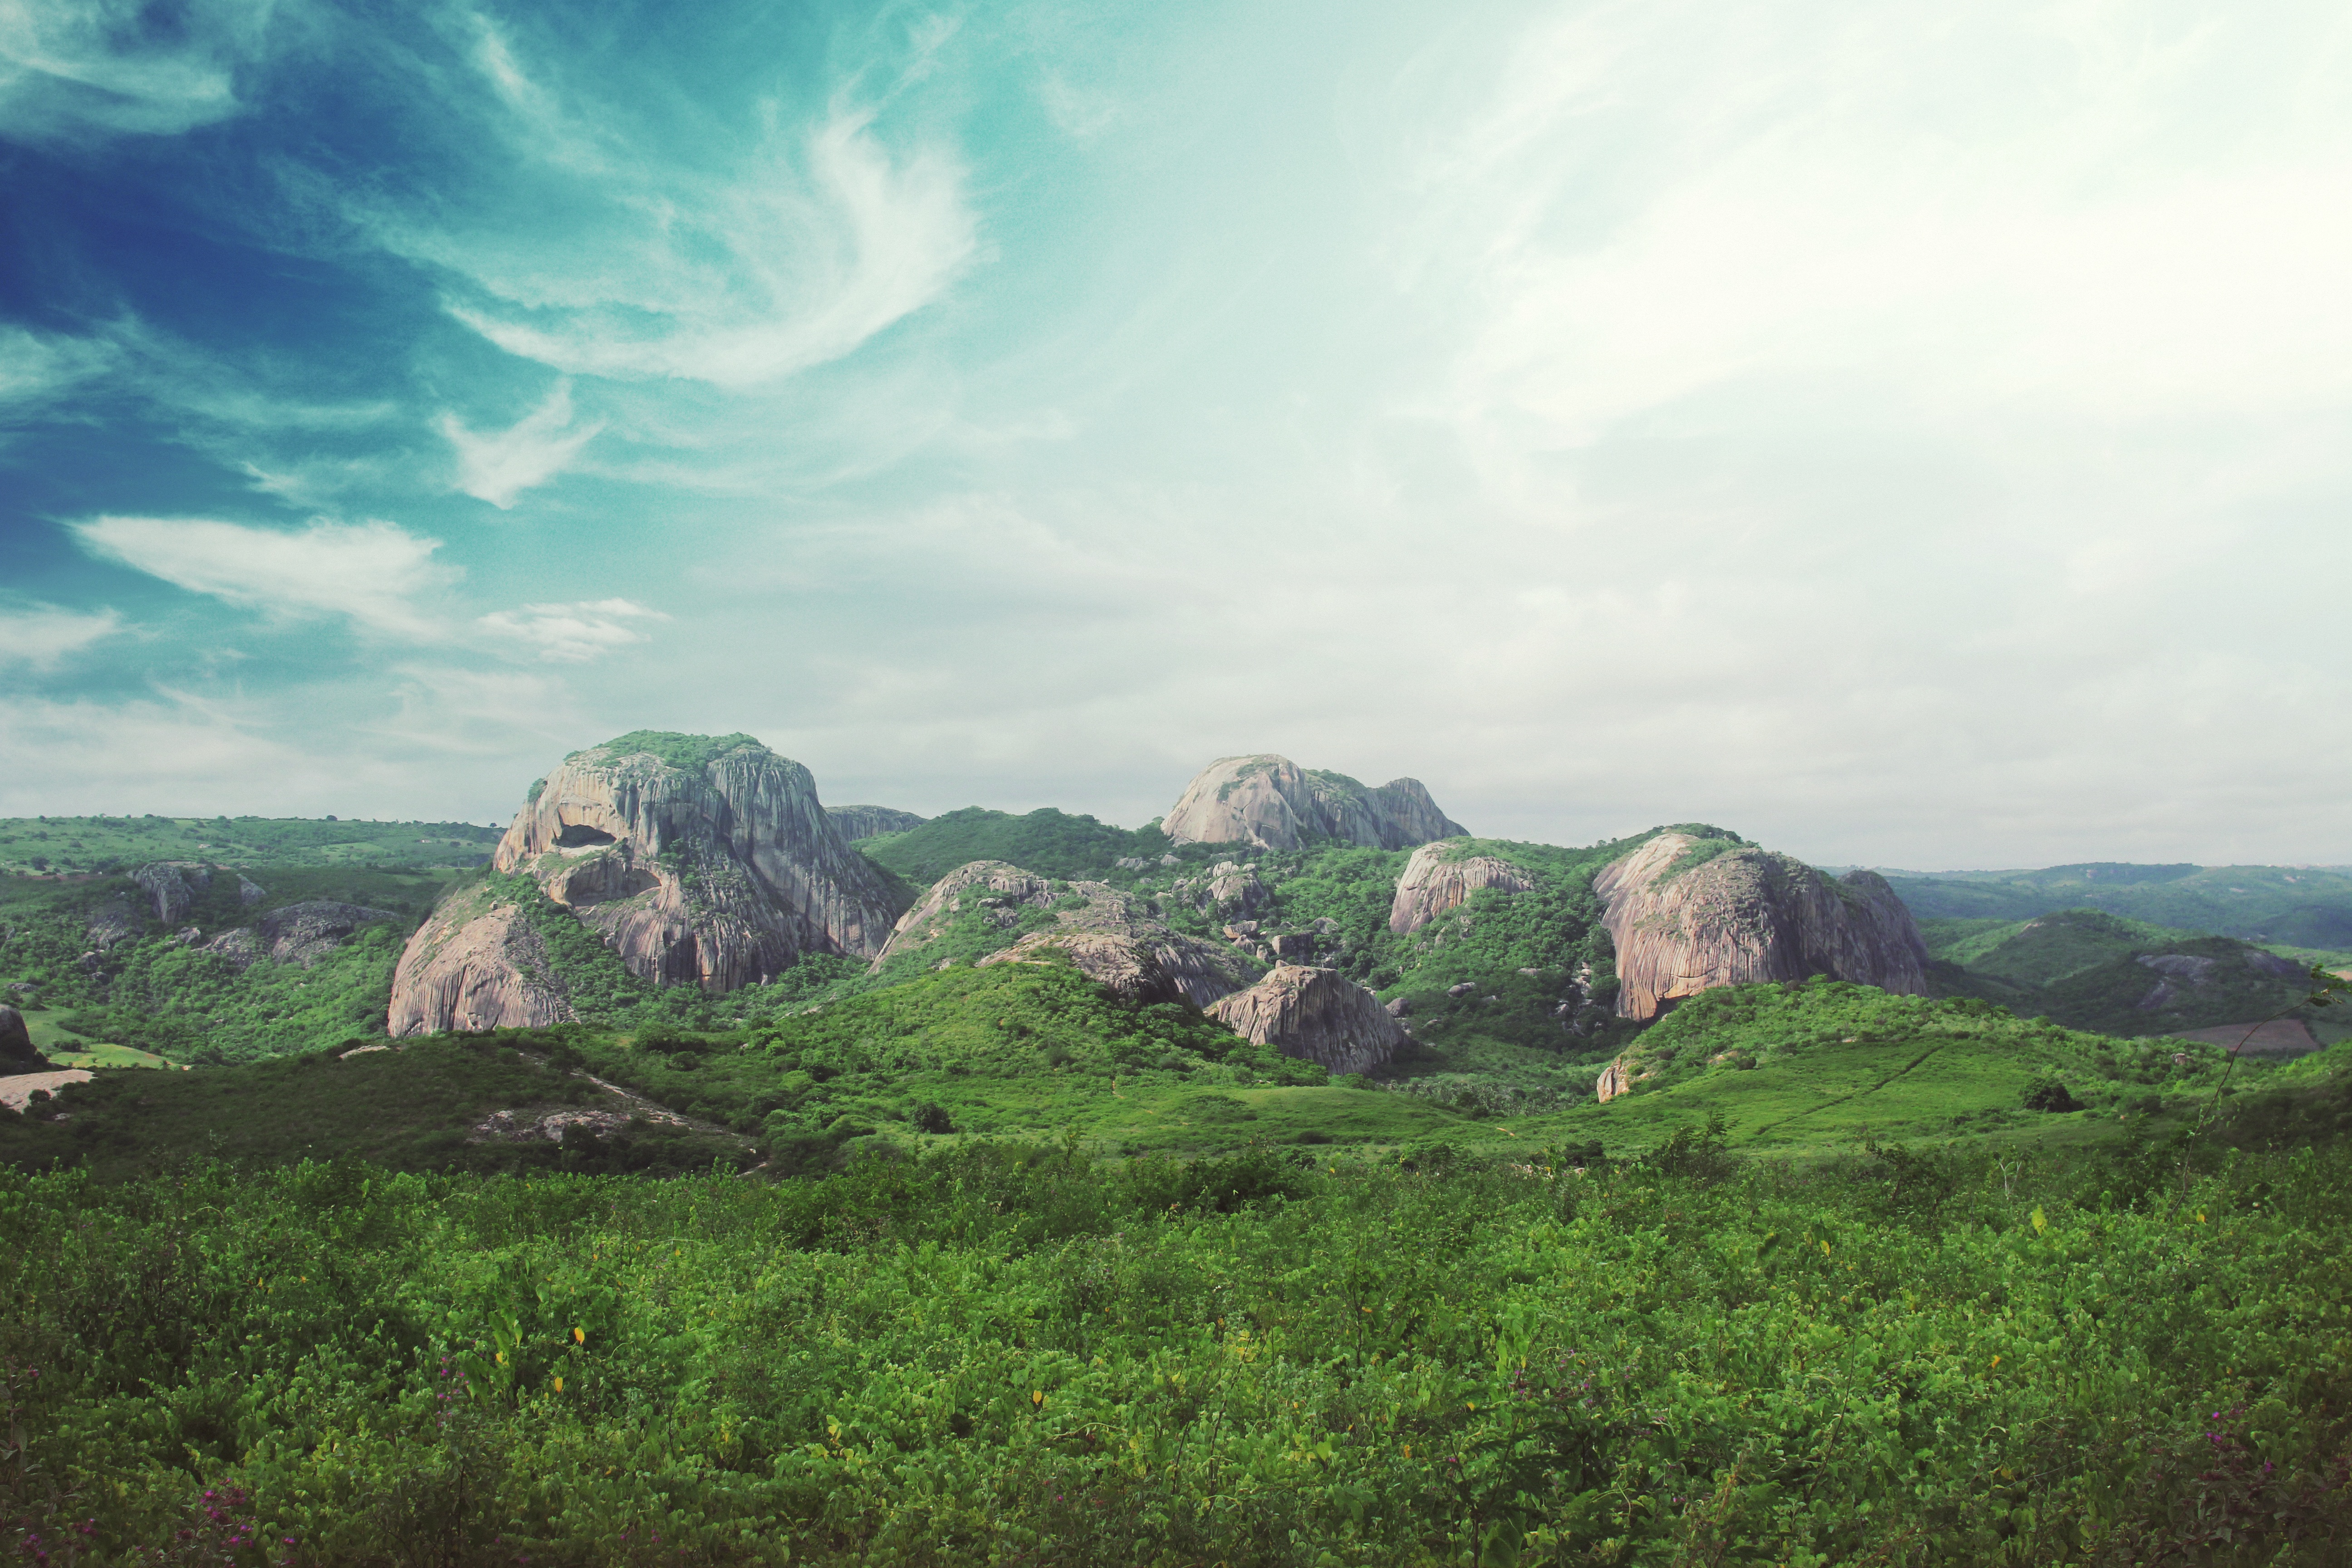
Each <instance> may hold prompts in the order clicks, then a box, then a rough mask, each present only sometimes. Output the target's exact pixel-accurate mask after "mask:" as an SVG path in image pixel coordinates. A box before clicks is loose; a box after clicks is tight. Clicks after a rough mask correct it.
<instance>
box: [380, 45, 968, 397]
mask: <svg viewBox="0 0 2352 1568" xmlns="http://www.w3.org/2000/svg"><path fill="white" fill-rule="evenodd" d="M933 31H937V29H934V30H933ZM949 31H950V32H951V31H952V29H949ZM926 36H927V37H928V36H929V35H926ZM467 58H468V61H469V64H470V65H471V67H472V68H473V70H474V71H475V72H476V73H477V75H478V78H479V79H481V80H482V81H483V82H484V83H486V84H487V85H488V88H489V89H490V94H489V96H490V98H491V100H494V102H495V105H496V108H495V110H494V112H493V114H492V119H491V123H493V124H495V125H497V126H498V127H499V131H500V132H501V133H502V134H503V136H504V137H505V138H506V140H507V142H508V143H509V146H510V147H511V149H512V150H513V153H515V155H516V157H517V159H518V164H517V170H516V173H515V174H514V175H513V178H514V180H516V181H518V182H521V183H523V184H530V185H531V188H532V189H533V191H534V193H535V195H534V196H533V199H532V200H530V201H529V202H520V201H514V200H510V199H505V198H504V197H500V198H499V199H485V200H482V201H480V202H478V204H477V205H475V206H474V208H473V210H472V211H471V213H470V215H468V214H467V210H466V206H465V204H464V203H462V202H449V201H438V202H436V205H434V207H433V208H432V209H430V210H429V211H427V210H425V209H422V208H405V207H403V206H401V205H398V204H396V203H393V202H391V201H389V200H388V199H377V200H373V202H372V203H363V204H359V205H356V206H355V208H354V216H356V217H357V218H358V219H359V221H360V222H361V223H362V226H364V227H365V228H366V229H367V230H368V231H369V232H371V233H373V234H374V235H375V236H376V237H378V238H379V239H380V240H381V242H382V243H383V244H384V245H385V246H386V247H389V248H391V249H393V250H394V251H395V252H397V253H399V254H402V255H404V256H407V257H409V258H412V259H415V260H417V261H420V262H423V263H425V264H427V265H429V266H432V267H434V268H438V269H440V270H441V271H442V272H443V273H444V274H445V275H446V277H447V278H448V279H449V281H450V284H451V288H450V289H449V291H448V296H447V298H446V300H445V308H446V310H448V311H449V313H450V314H451V315H452V316H453V317H455V318H456V319H457V321H462V322H464V323H465V324H466V325H467V326H468V327H470V328H472V329H473V330H474V331H477V332H478V333H480V334H481V335H482V336H483V337H484V338H486V339H488V341H489V342H493V343H496V344H497V345H499V347H500V348H502V349H505V350H506V351H507V352H509V353H513V354H516V355H519V356H520V357H522V358H525V359H529V360H533V361H537V362H539V363H544V364H547V365H551V366H552V367H554V368H555V369H558V370H561V371H564V372H566V373H569V374H582V375H599V376H609V377H626V378H680V379H688V380H697V381H703V382H708V383H710V384H715V385H719V386H724V387H731V388H751V387H757V386H761V385H763V384H770V383H773V382H775V381H778V380H780V379H782V378H783V377H786V376H790V375H792V374H794V373H796V372H799V371H803V370H805V369H808V368H809V367H811V366H814V365H819V364H824V363H828V362H830V361H833V360H836V359H839V358H841V357H842V356H844V355H845V354H847V353H851V352H852V351H854V350H856V348H857V347H858V346H859V345H860V344H862V343H864V342H866V341H867V340H869V339H870V338H872V337H873V336H875V334H877V333H878V332H880V331H884V330H885V329H887V328H888V327H889V326H891V325H892V324H893V323H895V322H897V321H901V320H903V319H905V318H906V317H907V316H908V315H909V314H911V313H913V312H914V311H916V310H920V309H921V308H923V307H924V306H925V305H927V304H929V303H930V302H931V301H932V300H936V299H937V298H939V297H940V294H941V293H942V292H944V291H945V290H946V289H947V288H948V287H949V285H950V283H952V282H953V281H954V279H956V277H957V276H958V275H959V274H960V273H961V271H962V270H963V269H964V268H965V267H966V266H967V264H968V263H969V262H970V261H971V257H972V255H973V253H974V250H975V247H976V245H977V232H976V221H975V218H974V216H973V214H972V212H971V208H970V207H969V206H968V205H967V204H966V202H965V200H964V196H963V190H962V184H963V175H962V169H961V164H960V163H959V162H958V161H957V160H956V159H955V158H954V157H952V156H951V155H950V153H947V152H945V151H944V150H942V149H940V148H938V147H931V146H918V147H916V148H914V149H913V150H911V151H904V152H898V153H894V152H893V150H892V149H890V148H889V147H887V146H886V145H885V144H884V142H883V141H882V139H881V137H880V136H879V135H878V134H877V131H876V127H875V117H874V114H873V111H872V110H866V109H861V108H854V107H849V106H846V105H844V104H836V105H835V106H834V107H833V108H832V109H831V110H829V111H827V112H826V113H825V114H824V116H822V117H821V118H819V119H818V120H816V121H814V122H811V121H796V120H794V119H793V118H792V117H791V116H789V115H788V114H787V112H786V111H785V110H783V109H782V107H781V106H779V105H777V104H773V103H771V104H768V105H765V106H763V110H762V112H761V116H760V128H759V130H758V131H757V132H755V133H754V134H753V135H752V136H751V137H749V138H747V139H745V140H744V144H743V145H741V146H740V147H735V148H728V147H724V146H719V147H716V148H713V147H703V148H699V149H697V150H695V152H694V153H692V154H688V155H681V150H680V149H677V148H675V147H671V146H667V145H664V144H663V141H662V139H661V138H660V137H659V136H658V135H656V134H655V133H653V132H645V133H642V134H639V135H636V136H631V135H629V134H628V133H627V132H626V129H625V128H626V127H627V126H628V125H629V123H630V117H629V114H628V112H627V110H626V109H625V107H624V106H620V105H614V104H610V103H599V102H585V101H583V102H570V101H567V100H566V99H565V96H564V95H563V94H562V93H560V92H559V91H558V90H557V89H554V88H552V87H551V86H549V85H547V84H546V83H545V82H543V81H542V80H541V79H540V78H539V77H538V76H537V75H535V74H534V73H533V72H532V70H531V69H530V66H529V63H528V62H527V61H525V60H524V59H523V58H522V57H521V54H520V50H519V49H518V48H517V47H515V46H514V45H513V44H512V43H511V42H510V41H509V39H508V38H507V37H505V36H504V35H503V34H502V33H500V32H499V30H498V29H497V28H495V27H494V26H490V25H489V24H488V23H478V25H477V26H475V27H474V29H473V37H472V38H471V40H470V43H469V47H467ZM467 107H468V108H469V109H471V110H474V111H476V112H478V111H479V110H480V109H481V107H482V106H481V104H480V103H479V102H478V101H476V102H473V103H471V104H468V105H467ZM591 127H593V129H590V128H591ZM550 215H553V222H552V223H549V222H548V218H549V216H550Z"/></svg>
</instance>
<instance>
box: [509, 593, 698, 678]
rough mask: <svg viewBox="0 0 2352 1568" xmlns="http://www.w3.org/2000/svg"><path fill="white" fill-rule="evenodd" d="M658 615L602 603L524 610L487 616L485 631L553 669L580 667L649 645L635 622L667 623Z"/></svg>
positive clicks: (628, 605)
mask: <svg viewBox="0 0 2352 1568" xmlns="http://www.w3.org/2000/svg"><path fill="white" fill-rule="evenodd" d="M667 619H669V617H668V616H665V615H663V614H662V613H661V612H660V611H658V610H649V609H646V607H645V606H644V605H637V604H633V603H631V602H630V601H629V600H627V599H598V600H594V601H593V602H590V603H586V604H578V605H524V606H523V607H522V608H520V610H499V611H496V612H494V613H493V614H490V615H487V616H483V617H482V618H481V621H480V623H479V624H480V626H482V628H483V629H484V630H486V631H488V632H489V633H490V634H491V635H493V636H495V637H506V638H512V639H515V640H517V641H519V642H520V643H522V644H523V645H524V646H525V647H530V648H532V649H535V650H536V651H537V652H538V654H539V657H540V658H543V659H547V660H549V661H550V662H552V663H560V664H580V663H584V662H586V661H587V660H589V659H592V658H597V657H599V656H600V655H603V654H607V653H610V652H612V651H613V650H614V648H617V647H627V646H628V645H629V644H631V643H639V642H644V641H645V640H646V634H645V633H644V632H642V631H640V630H638V629H637V628H636V627H635V626H632V625H630V624H629V623H630V622H632V621H646V620H654V621H666V620H667Z"/></svg>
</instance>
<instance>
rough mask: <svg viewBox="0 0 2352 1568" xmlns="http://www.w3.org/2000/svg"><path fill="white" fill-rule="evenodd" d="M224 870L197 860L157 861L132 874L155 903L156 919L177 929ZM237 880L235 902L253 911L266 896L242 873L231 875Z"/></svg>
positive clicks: (224, 868) (134, 879) (132, 878)
mask: <svg viewBox="0 0 2352 1568" xmlns="http://www.w3.org/2000/svg"><path fill="white" fill-rule="evenodd" d="M226 870H227V868H226V867H224V866H211V865H206V864H205V863H203V862H201V861H194V860H157V861H154V862H152V863H151V864H149V865H145V866H142V867H140V868H139V869H137V870H136V871H133V872H131V880H132V881H134V882H136V883H138V884H139V886H140V887H141V888H142V889H144V890H145V891H146V894H147V896H148V897H149V898H151V899H152V900H154V901H155V918H156V920H158V921H161V922H162V923H163V924H164V925H167V926H175V925H178V924H179V923H180V921H182V920H184V919H185V918H186V916H187V913H188V910H191V909H193V908H194V906H195V902H196V900H197V899H199V898H201V897H202V896H203V895H204V894H205V893H206V892H208V891H210V890H211V889H212V885H213V874H214V873H215V871H226ZM230 874H231V875H233V876H235V877H236V901H237V902H238V903H240V904H243V905H244V906H245V907H246V908H247V909H251V908H252V907H253V906H254V905H256V904H257V903H259V902H261V900H263V898H265V897H266V896H267V894H266V893H265V892H264V891H263V889H262V888H261V887H260V885H259V884H257V883H256V882H253V881H250V880H248V879H247V878H246V877H245V875H244V874H243V873H242V872H232V873H230Z"/></svg>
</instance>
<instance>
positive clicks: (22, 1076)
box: [0, 1068, 90, 1110]
mask: <svg viewBox="0 0 2352 1568" xmlns="http://www.w3.org/2000/svg"><path fill="white" fill-rule="evenodd" d="M89 1078H90V1072H89V1068H64V1069H63V1070H62V1071H58V1072H20V1073H16V1074H14V1075H13V1076H11V1077H8V1078H0V1105H5V1106H6V1107H7V1108H8V1109H9V1110H24V1109H25V1105H26V1101H28V1100H31V1099H32V1098H33V1091H34V1090H35V1089H47V1090H48V1091H49V1092H50V1093H51V1094H55V1093H57V1091H58V1090H59V1089H63V1088H64V1087H65V1086H66V1085H68V1084H69V1083H88V1082H89Z"/></svg>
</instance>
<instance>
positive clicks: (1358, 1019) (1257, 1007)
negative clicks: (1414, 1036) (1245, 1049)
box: [1208, 963, 1410, 1072]
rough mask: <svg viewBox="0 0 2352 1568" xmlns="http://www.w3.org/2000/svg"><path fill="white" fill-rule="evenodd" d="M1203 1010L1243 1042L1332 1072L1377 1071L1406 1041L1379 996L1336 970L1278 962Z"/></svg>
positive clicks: (1402, 1030) (1401, 1030) (1400, 1028)
mask: <svg viewBox="0 0 2352 1568" xmlns="http://www.w3.org/2000/svg"><path fill="white" fill-rule="evenodd" d="M1208 1011H1209V1015H1210V1016H1212V1017H1214V1018H1219V1019H1222V1020H1223V1021H1224V1023H1225V1024H1226V1025H1227V1026H1230V1027H1231V1028H1232V1029H1233V1031H1234V1033H1235V1034H1237V1035H1240V1036H1242V1037H1244V1038H1245V1039H1250V1040H1255V1041H1256V1042H1257V1043H1258V1044H1259V1045H1262V1046H1272V1047H1275V1049H1276V1050H1278V1051H1280V1052H1281V1053H1282V1054H1283V1055H1284V1056H1286V1057H1297V1058H1299V1059H1300V1060H1302V1061H1310V1062H1320V1063H1321V1064H1322V1065H1323V1066H1325V1067H1327V1068H1330V1069H1331V1070H1332V1071H1333V1072H1363V1071H1365V1070H1366V1069H1368V1068H1374V1067H1378V1066H1379V1065H1380V1064H1381V1063H1382V1062H1384V1061H1386V1060H1388V1059H1389V1058H1391V1057H1392V1056H1394V1055H1395V1054H1396V1053H1397V1050H1398V1048H1399V1047H1402V1046H1403V1045H1404V1043H1405V1042H1406V1040H1407V1039H1409V1038H1410V1037H1409V1036H1408V1035H1406V1033H1405V1031H1404V1027H1403V1026H1402V1025H1401V1024H1399V1023H1398V1022H1397V1021H1396V1020H1395V1019H1394V1018H1392V1017H1391V1016H1389V1012H1388V1009H1387V1008H1385V1007H1383V1006H1381V1000H1380V998H1379V997H1377V996H1375V995H1373V994H1371V993H1370V992H1369V991H1367V990H1365V989H1364V988H1363V987H1362V986H1360V985H1359V984H1356V983H1355V982H1354V981H1352V980H1349V978H1347V977H1346V976H1345V975H1343V974H1341V973H1339V971H1338V970H1336V969H1309V968H1307V967H1305V966H1303V965H1300V964H1294V963H1284V964H1277V965H1276V967H1275V970H1274V973H1271V974H1269V975H1267V976H1266V977H1265V979H1263V980H1261V981H1259V982H1258V983H1257V984H1255V985H1253V986H1251V987H1250V988H1249V989H1248V990H1246V991H1237V992H1235V993H1234V994H1232V995H1230V996H1228V997H1226V998H1224V999H1223V1001H1221V1002H1219V1003H1217V1004H1216V1005H1214V1006H1213V1007H1211V1008H1210V1009H1209V1010H1208Z"/></svg>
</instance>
